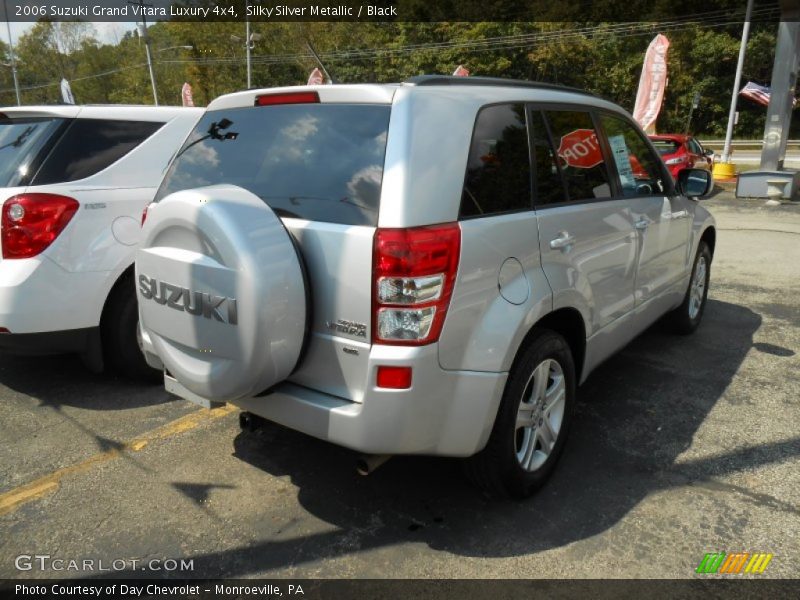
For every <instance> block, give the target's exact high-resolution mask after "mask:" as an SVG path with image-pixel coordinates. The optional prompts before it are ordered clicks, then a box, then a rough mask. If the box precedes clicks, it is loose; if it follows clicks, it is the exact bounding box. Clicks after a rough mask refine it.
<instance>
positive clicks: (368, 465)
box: [356, 454, 392, 476]
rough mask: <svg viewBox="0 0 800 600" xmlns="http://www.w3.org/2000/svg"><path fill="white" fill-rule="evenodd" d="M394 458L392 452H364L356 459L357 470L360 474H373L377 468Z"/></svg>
mask: <svg viewBox="0 0 800 600" xmlns="http://www.w3.org/2000/svg"><path fill="white" fill-rule="evenodd" d="M390 458H392V455H391V454H362V455H361V456H359V457H358V460H356V471H357V472H358V474H359V475H364V476H366V475H371V474H372V472H373V471H375V469H377V468H378V467H380V466H381V465H382V464H383V463H385V462H386V461H387V460H389V459H390Z"/></svg>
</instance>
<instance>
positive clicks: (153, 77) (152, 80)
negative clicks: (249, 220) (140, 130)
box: [128, 0, 752, 106]
mask: <svg viewBox="0 0 800 600" xmlns="http://www.w3.org/2000/svg"><path fill="white" fill-rule="evenodd" d="M751 1H752V0H751ZM128 4H135V5H137V6H140V7H142V8H144V7H145V6H148V7H152V6H153V5H152V4H145V3H144V0H128ZM142 37H144V50H145V52H146V53H147V68H148V70H149V71H150V85H151V86H153V102H154V103H155V105H156V106H158V91H157V90H156V75H155V72H154V71H153V57H152V55H151V52H150V36H149V35H147V17H145V16H144V10H142Z"/></svg>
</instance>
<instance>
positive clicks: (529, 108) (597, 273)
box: [136, 76, 716, 496]
mask: <svg viewBox="0 0 800 600" xmlns="http://www.w3.org/2000/svg"><path fill="white" fill-rule="evenodd" d="M709 185H710V179H709V176H708V173H707V172H704V171H702V172H695V171H687V172H685V173H684V174H683V175H682V177H681V179H680V180H679V181H678V182H677V189H676V184H675V183H674V182H673V180H672V178H671V177H670V175H669V173H668V172H667V170H666V168H665V167H664V165H663V163H662V162H661V160H660V159H659V157H658V154H657V153H656V152H655V150H654V149H653V147H652V145H651V144H650V142H649V141H648V140H647V138H646V137H645V136H644V135H643V133H642V132H641V130H640V129H639V128H638V127H637V126H636V125H635V124H634V123H633V122H632V121H631V119H630V117H629V116H628V114H627V113H625V112H624V111H623V110H622V109H620V108H619V107H617V106H616V105H614V104H611V103H609V102H606V101H603V100H601V99H599V98H597V97H595V96H592V95H589V94H585V93H582V92H579V91H577V90H569V89H565V88H559V87H555V86H549V85H544V84H535V83H527V82H517V81H506V80H492V79H480V78H448V77H436V76H424V77H416V78H413V79H411V80H409V81H407V82H405V83H403V84H400V85H334V86H317V87H300V88H278V89H271V90H261V91H252V90H251V91H246V92H240V93H236V94H231V95H228V96H223V97H221V98H219V99H217V100H215V101H214V102H213V103H212V104H211V105H210V106H209V107H208V111H207V112H206V114H205V115H204V117H203V118H202V119H201V120H200V122H199V124H198V125H197V127H196V129H195V131H194V133H192V134H191V135H190V137H189V139H188V140H187V142H186V143H185V144H184V146H183V148H182V149H181V150H180V151H179V152H178V154H177V156H176V159H175V160H174V162H173V164H172V165H171V167H170V169H169V171H168V173H167V175H166V178H165V180H164V182H163V184H162V186H161V189H160V191H159V193H158V195H157V198H158V200H159V201H157V202H156V203H155V204H153V205H151V207H150V210H149V213H148V216H147V219H146V222H145V225H144V231H143V244H142V246H141V248H140V249H139V251H138V254H137V258H136V281H137V287H138V294H139V304H140V319H141V323H142V338H143V344H144V350H145V354H146V356H147V359H148V361H149V362H150V364H151V365H153V366H156V367H161V366H163V368H164V369H165V380H166V385H167V388H168V389H169V390H170V391H172V392H174V393H176V394H177V395H179V396H182V397H184V398H187V399H190V400H194V401H196V402H199V403H205V404H206V405H209V404H210V403H212V402H223V401H225V402H231V403H233V404H235V405H237V406H239V407H241V408H242V409H244V410H245V411H249V413H252V414H255V415H258V416H260V417H263V418H266V419H269V420H272V421H275V422H278V423H281V424H283V425H285V426H287V427H290V428H293V429H297V430H299V431H303V432H305V433H307V434H310V435H312V436H316V437H318V438H322V439H325V440H329V441H331V442H333V443H336V444H340V445H343V446H347V447H349V448H353V449H355V450H358V451H360V452H363V453H369V454H437V455H447V456H462V457H471V458H470V459H469V461H468V469H467V471H468V472H469V473H470V474H471V475H472V476H473V479H474V480H475V481H476V482H477V483H478V484H480V485H481V486H483V487H484V488H486V489H488V490H489V491H490V492H494V493H498V494H510V495H514V496H525V495H527V494H529V493H531V492H532V491H533V490H534V489H535V488H536V487H537V486H539V485H540V484H541V483H542V482H543V481H544V480H545V479H546V478H547V476H548V475H549V473H550V472H551V471H552V469H553V467H554V465H555V463H556V461H557V459H558V456H559V455H560V453H561V451H562V449H563V446H564V441H565V438H566V435H567V430H568V428H569V423H570V415H571V413H572V409H573V405H574V403H575V388H576V384H577V383H579V382H581V381H583V380H584V379H585V378H586V376H587V375H588V374H589V373H590V372H591V371H592V369H594V368H595V367H596V366H597V365H598V364H599V363H600V362H601V361H603V360H604V359H605V358H606V357H608V356H609V355H610V354H612V353H613V352H614V351H616V350H618V349H620V348H621V347H622V346H624V345H625V344H626V343H627V342H628V341H630V340H631V339H632V338H633V337H634V336H636V335H637V334H639V333H640V332H641V331H642V330H643V329H645V328H646V327H647V326H648V325H650V324H651V323H653V322H654V321H655V320H656V319H658V318H659V317H661V316H662V315H664V314H665V313H670V318H671V320H672V322H673V324H674V326H675V327H676V329H677V330H678V331H680V332H683V333H688V332H690V331H692V330H693V329H695V328H696V327H697V325H698V323H699V321H700V319H701V317H702V315H703V308H704V305H705V300H706V293H707V290H708V278H709V267H710V264H711V258H712V255H713V252H714V242H715V237H716V234H715V229H714V222H713V219H712V218H711V216H710V215H709V213H708V212H706V210H704V209H703V208H702V207H700V206H699V205H698V203H697V202H696V200H695V199H693V198H696V197H697V196H701V195H703V194H705V193H706V192H707V191H708V187H709ZM190 188H191V189H190Z"/></svg>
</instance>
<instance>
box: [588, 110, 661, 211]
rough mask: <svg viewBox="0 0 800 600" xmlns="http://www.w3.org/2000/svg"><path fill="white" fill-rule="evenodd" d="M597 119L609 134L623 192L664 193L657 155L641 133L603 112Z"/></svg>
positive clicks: (638, 194)
mask: <svg viewBox="0 0 800 600" xmlns="http://www.w3.org/2000/svg"><path fill="white" fill-rule="evenodd" d="M600 123H601V124H602V127H603V130H604V131H605V134H606V137H607V138H608V145H609V146H610V147H611V154H612V155H613V157H614V164H615V165H616V167H617V174H618V175H619V182H620V188H621V189H622V194H623V195H624V196H663V195H664V192H665V188H664V182H663V180H662V174H661V169H660V168H659V162H660V160H661V159H660V158H659V157H657V156H656V155H655V154H653V153H652V152H651V151H650V148H648V147H647V143H646V142H645V141H644V137H642V135H641V134H640V133H639V131H638V130H637V129H636V128H635V127H634V126H633V125H632V124H630V123H628V122H627V121H625V120H623V119H620V118H618V117H612V116H610V115H602V116H601V117H600Z"/></svg>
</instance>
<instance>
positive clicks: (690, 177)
mask: <svg viewBox="0 0 800 600" xmlns="http://www.w3.org/2000/svg"><path fill="white" fill-rule="evenodd" d="M713 185H714V180H713V179H712V178H711V173H709V172H708V171H706V170H704V169H683V170H682V171H680V172H679V173H678V191H679V192H680V193H681V194H683V195H684V196H688V197H689V198H699V197H701V196H705V195H706V194H708V192H710V191H711V187H712V186H713Z"/></svg>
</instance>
